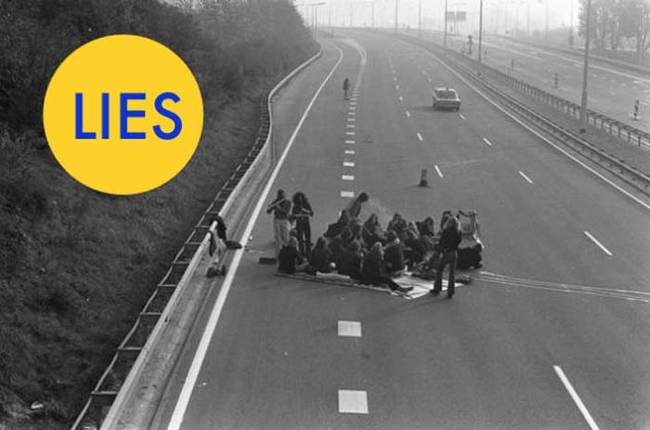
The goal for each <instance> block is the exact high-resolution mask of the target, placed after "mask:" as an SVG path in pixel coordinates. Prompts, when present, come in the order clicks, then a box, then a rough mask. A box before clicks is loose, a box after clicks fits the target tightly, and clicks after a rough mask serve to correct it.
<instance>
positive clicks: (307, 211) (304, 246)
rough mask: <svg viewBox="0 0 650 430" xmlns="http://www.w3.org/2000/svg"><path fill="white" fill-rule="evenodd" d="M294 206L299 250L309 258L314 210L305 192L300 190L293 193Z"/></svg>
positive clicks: (292, 212)
mask: <svg viewBox="0 0 650 430" xmlns="http://www.w3.org/2000/svg"><path fill="white" fill-rule="evenodd" d="M292 200H293V208H292V209H291V218H292V219H294V220H295V222H296V236H297V237H298V250H299V251H300V253H301V254H302V255H304V256H305V257H307V258H309V253H310V252H311V226H310V224H309V217H311V216H314V211H313V210H312V208H311V205H310V204H309V200H308V199H307V196H305V194H304V193H302V192H300V191H298V192H297V193H295V194H294V195H293V199H292Z"/></svg>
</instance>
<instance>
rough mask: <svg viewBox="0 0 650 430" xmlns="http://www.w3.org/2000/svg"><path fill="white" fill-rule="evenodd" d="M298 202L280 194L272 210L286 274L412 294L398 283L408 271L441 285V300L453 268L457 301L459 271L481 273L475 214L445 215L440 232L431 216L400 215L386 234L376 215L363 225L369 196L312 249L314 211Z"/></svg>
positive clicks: (279, 257)
mask: <svg viewBox="0 0 650 430" xmlns="http://www.w3.org/2000/svg"><path fill="white" fill-rule="evenodd" d="M292 200H293V205H292V203H291V201H289V200H288V199H287V198H286V196H285V193H284V191H282V190H279V191H278V196H277V198H276V200H274V201H273V202H272V203H271V204H270V205H269V207H268V209H267V212H268V213H271V212H273V214H274V225H275V227H274V230H275V233H276V235H275V238H276V251H277V260H278V271H279V272H280V273H285V274H294V273H296V272H305V273H308V274H312V275H316V273H317V272H318V273H338V274H340V275H345V276H348V277H349V278H350V279H352V280H354V281H357V282H359V283H361V284H366V285H373V286H383V287H388V288H390V289H391V290H394V291H399V292H407V291H409V290H410V289H411V288H410V287H407V288H403V287H401V286H400V285H399V284H398V283H396V282H395V281H394V278H398V277H400V276H401V275H403V274H404V272H405V271H406V270H407V268H408V269H410V272H411V273H412V274H413V275H414V276H419V277H421V278H424V279H429V280H435V282H434V288H433V291H432V293H433V294H438V293H439V292H440V291H441V287H442V273H443V271H444V269H445V267H446V266H448V267H449V284H448V285H449V289H448V295H449V297H451V296H452V295H453V294H454V283H455V269H456V267H457V266H458V267H460V268H470V267H475V268H479V267H481V250H482V244H481V243H480V240H478V237H477V236H476V234H477V233H478V222H477V219H476V213H475V212H463V211H458V213H457V214H453V213H452V212H451V211H448V210H447V211H444V212H443V214H442V217H441V220H440V223H439V225H438V226H437V225H436V222H435V220H434V219H433V217H430V216H429V217H426V218H425V219H424V220H422V221H417V222H409V221H407V220H405V219H404V218H403V217H402V216H401V215H400V214H399V213H395V214H394V215H393V218H392V219H391V220H390V221H389V222H388V225H387V226H386V228H384V227H383V226H382V225H381V223H380V221H379V218H378V217H377V215H376V214H374V213H373V214H371V215H370V216H369V217H368V218H367V219H366V220H365V221H363V222H362V220H361V219H360V218H359V216H360V213H361V208H362V205H363V204H364V203H365V202H367V201H368V194H367V193H365V192H363V193H361V194H359V196H358V197H357V198H355V199H353V200H352V201H351V202H350V203H349V204H348V205H347V206H346V207H345V208H344V209H343V210H342V211H341V212H340V216H339V219H338V220H337V221H336V222H335V223H333V224H330V225H329V226H328V227H327V230H326V231H325V233H324V234H323V235H322V236H320V237H319V238H318V239H317V240H316V244H315V245H314V247H313V248H312V247H311V229H310V225H309V217H310V216H312V215H313V210H312V208H311V206H310V204H309V201H308V200H307V198H306V197H305V195H304V194H303V193H301V192H298V193H296V194H295V195H294V196H293V199H292ZM461 216H462V217H466V218H468V220H469V221H468V222H467V223H465V224H464V225H463V227H464V229H463V228H461V223H460V221H459V217H461ZM292 223H293V225H294V227H293V228H292ZM463 230H465V231H463ZM469 236H471V237H473V238H475V240H470V241H468V243H467V244H466V245H467V246H465V247H461V249H460V250H459V246H460V245H461V242H463V241H464V240H465V238H468V237H469Z"/></svg>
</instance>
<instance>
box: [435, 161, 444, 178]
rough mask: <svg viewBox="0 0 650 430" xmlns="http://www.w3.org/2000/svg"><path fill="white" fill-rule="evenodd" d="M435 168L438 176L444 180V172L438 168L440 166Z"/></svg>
mask: <svg viewBox="0 0 650 430" xmlns="http://www.w3.org/2000/svg"><path fill="white" fill-rule="evenodd" d="M434 167H435V169H436V173H437V174H438V176H440V177H441V178H444V176H442V172H441V171H440V168H439V167H438V165H437V164H436V165H435V166H434Z"/></svg>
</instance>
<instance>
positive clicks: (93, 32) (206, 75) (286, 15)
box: [0, 0, 316, 129]
mask: <svg viewBox="0 0 650 430" xmlns="http://www.w3.org/2000/svg"><path fill="white" fill-rule="evenodd" d="M198 3H199V7H198V8H196V9H194V10H190V9H188V8H182V7H178V6H172V5H169V4H167V3H164V2H161V1H158V0H0V126H2V124H1V123H2V122H4V123H6V125H8V126H9V127H11V128H13V129H15V128H24V127H33V126H37V127H40V118H41V107H42V101H43V95H44V91H45V89H46V88H47V84H48V81H49V78H50V77H51V75H52V73H53V72H54V70H55V68H56V67H57V65H58V64H59V63H60V62H61V61H62V60H63V59H64V58H65V57H66V56H67V55H68V54H69V53H70V52H71V51H72V50H74V49H75V48H77V47H78V46H80V45H81V44H83V43H84V42H87V41H89V40H92V39H95V38H97V37H100V36H104V35H109V34H116V33H130V34H138V35H142V36H147V37H151V38H153V39H155V40H157V41H159V42H161V43H163V44H166V45H167V46H169V47H170V48H171V49H173V50H174V51H175V52H176V53H177V54H179V55H180V56H181V57H182V58H183V59H184V60H185V61H186V62H187V63H188V64H189V65H190V67H191V68H192V70H193V71H194V73H195V74H196V75H197V77H198V78H199V81H200V84H201V89H202V91H203V94H204V96H207V97H210V96H214V95H215V93H217V94H218V93H219V92H222V91H225V92H228V93H237V92H238V91H239V90H240V89H241V86H242V85H243V83H244V82H245V79H246V78H255V77H261V76H265V75H266V76H270V75H275V74H277V73H278V72H280V71H283V70H287V69H288V68H289V67H291V66H293V65H295V64H297V63H298V62H299V60H302V59H304V58H305V54H306V53H307V52H311V51H314V50H315V49H316V47H315V44H314V42H313V40H312V39H311V37H309V34H308V31H307V30H306V29H305V28H304V26H302V25H301V23H300V17H299V15H298V14H297V13H296V11H295V8H294V7H293V5H292V4H291V3H290V1H289V0H269V1H263V2H244V1H235V0H201V1H200V2H198Z"/></svg>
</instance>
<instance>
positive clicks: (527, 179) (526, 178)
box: [519, 170, 533, 184]
mask: <svg viewBox="0 0 650 430" xmlns="http://www.w3.org/2000/svg"><path fill="white" fill-rule="evenodd" d="M519 174H520V175H521V177H522V178H524V179H525V180H526V182H528V183H529V184H532V183H533V181H531V179H530V178H529V177H528V176H526V174H525V173H524V172H522V171H521V170H520V171H519Z"/></svg>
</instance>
